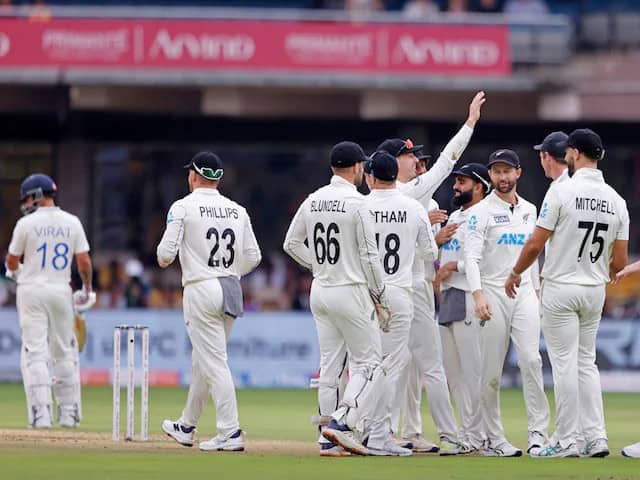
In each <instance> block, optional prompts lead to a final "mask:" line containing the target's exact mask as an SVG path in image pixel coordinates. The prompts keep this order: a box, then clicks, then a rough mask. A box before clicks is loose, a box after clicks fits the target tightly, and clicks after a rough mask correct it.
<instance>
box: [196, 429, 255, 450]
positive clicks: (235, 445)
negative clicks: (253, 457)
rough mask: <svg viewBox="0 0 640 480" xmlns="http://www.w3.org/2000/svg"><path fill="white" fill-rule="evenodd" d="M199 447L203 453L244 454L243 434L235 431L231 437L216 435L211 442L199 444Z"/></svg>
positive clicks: (240, 431)
mask: <svg viewBox="0 0 640 480" xmlns="http://www.w3.org/2000/svg"><path fill="white" fill-rule="evenodd" d="M199 447H200V450H203V451H205V452H244V433H243V432H242V430H236V431H235V432H234V433H232V434H231V435H226V436H224V435H216V436H215V437H213V438H212V439H211V440H207V441H206V442H200V445H199Z"/></svg>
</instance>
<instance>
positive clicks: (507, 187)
mask: <svg viewBox="0 0 640 480" xmlns="http://www.w3.org/2000/svg"><path fill="white" fill-rule="evenodd" d="M495 188H496V190H497V191H498V192H500V193H510V192H512V191H513V189H514V188H516V182H515V180H514V181H512V180H503V181H500V182H498V183H497V184H496V185H495Z"/></svg>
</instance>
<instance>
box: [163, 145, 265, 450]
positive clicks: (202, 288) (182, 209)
mask: <svg viewBox="0 0 640 480" xmlns="http://www.w3.org/2000/svg"><path fill="white" fill-rule="evenodd" d="M185 168H188V169H189V176H188V182H189V191H190V192H191V193H189V194H188V195H187V196H185V197H184V198H182V199H180V200H177V201H176V202H174V203H173V205H171V208H170V209H169V213H168V214H167V227H166V230H165V232H164V235H163V236H162V240H161V241H160V244H159V245H158V248H157V257H158V265H160V267H162V268H166V267H168V266H169V265H171V264H172V263H173V261H174V260H175V258H176V256H177V255H178V254H179V255H180V267H181V269H182V286H183V288H184V294H183V306H184V308H183V310H184V320H185V325H186V327H187V333H188V335H189V340H190V341H191V346H192V353H191V385H190V386H189V393H188V395H187V403H186V405H185V407H184V410H183V411H182V415H181V416H180V418H179V419H178V420H176V421H172V420H164V421H163V422H162V430H163V431H164V432H165V433H166V434H167V435H169V436H170V437H172V438H173V439H174V440H176V441H177V442H178V443H180V444H181V445H184V446H188V447H191V446H192V445H193V442H194V435H195V430H196V425H197V424H198V421H199V420H200V417H201V415H202V412H203V410H204V407H205V405H206V404H207V400H208V399H209V397H210V396H211V397H213V398H214V400H215V407H216V426H217V435H216V436H215V437H213V438H211V439H210V440H207V441H204V442H200V445H199V447H200V450H204V451H243V450H244V446H245V445H244V434H243V432H242V430H241V429H240V423H239V421H238V406H237V402H236V392H235V387H234V385H233V378H232V377H231V371H230V370H229V365H228V363H227V340H228V338H229V335H230V334H231V328H232V326H233V322H234V321H235V319H236V318H237V317H239V316H242V313H243V310H242V304H243V298H242V288H241V286H240V278H241V277H242V276H243V275H246V274H247V273H249V272H251V271H252V270H253V269H254V268H256V267H257V266H258V264H259V263H260V260H261V258H262V257H261V253H260V247H259V246H258V242H257V241H256V237H255V235H254V233H253V229H252V227H251V219H250V218H249V215H248V213H247V211H246V210H245V209H244V208H243V207H242V206H240V205H239V204H237V203H236V202H234V201H232V200H230V199H228V198H227V197H225V196H224V195H222V194H221V193H220V192H219V191H218V185H219V183H220V180H221V179H222V176H223V173H224V170H223V166H222V161H221V160H220V158H219V157H218V156H217V155H216V154H214V153H212V152H199V153H197V154H196V155H195V156H194V157H193V159H192V160H191V161H190V162H189V163H188V164H187V165H185Z"/></svg>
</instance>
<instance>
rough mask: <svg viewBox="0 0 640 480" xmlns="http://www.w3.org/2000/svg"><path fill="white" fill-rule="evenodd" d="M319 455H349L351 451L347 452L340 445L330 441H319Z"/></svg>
mask: <svg viewBox="0 0 640 480" xmlns="http://www.w3.org/2000/svg"><path fill="white" fill-rule="evenodd" d="M320 456H321V457H350V456H351V453H350V452H347V451H346V450H345V449H344V448H342V447H341V446H340V445H336V444H335V443H331V442H321V443H320Z"/></svg>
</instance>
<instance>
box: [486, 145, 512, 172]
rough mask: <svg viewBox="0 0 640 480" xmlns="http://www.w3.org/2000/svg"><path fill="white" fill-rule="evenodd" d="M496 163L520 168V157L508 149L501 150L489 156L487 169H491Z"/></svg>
mask: <svg viewBox="0 0 640 480" xmlns="http://www.w3.org/2000/svg"><path fill="white" fill-rule="evenodd" d="M494 163H506V164H507V165H511V166H512V167H515V168H520V157H518V154H517V153H516V152H514V151H513V150H509V149H508V148H501V149H500V150H496V151H495V152H493V153H492V154H491V155H489V162H487V168H490V167H491V165H493V164H494Z"/></svg>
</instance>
